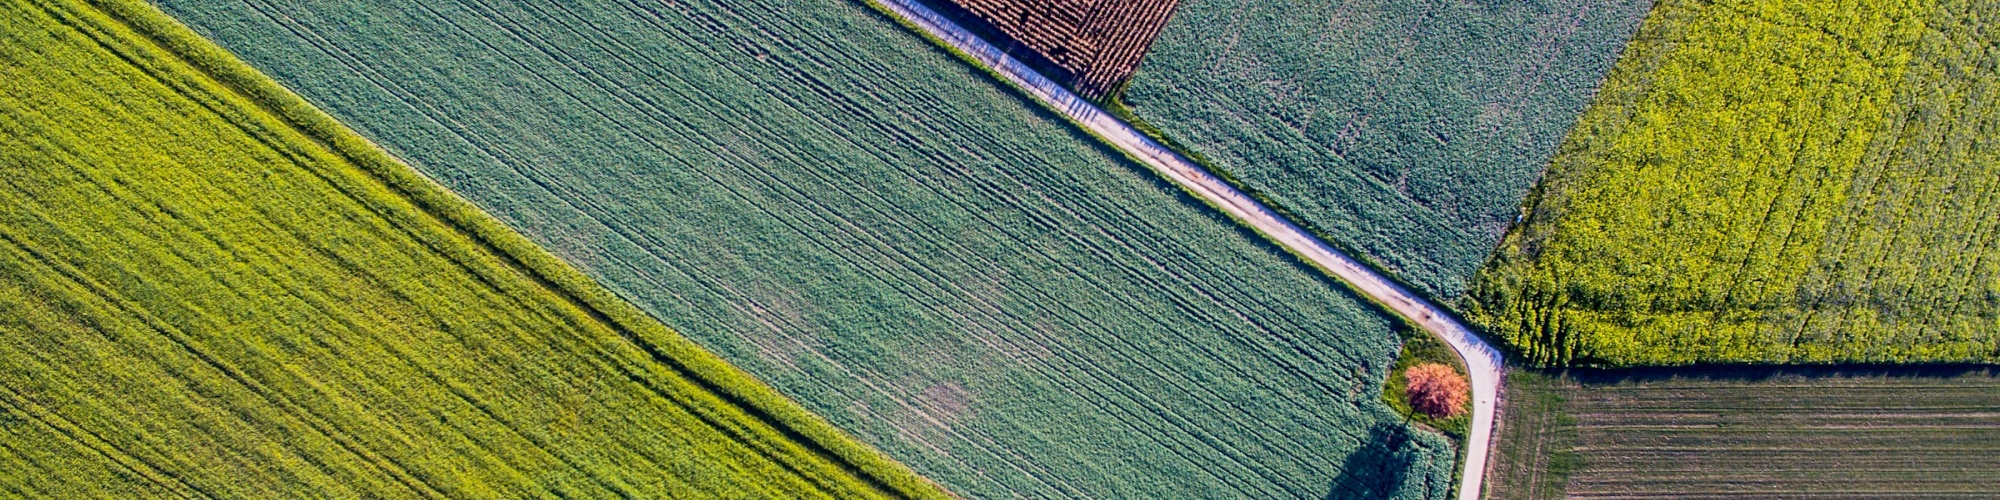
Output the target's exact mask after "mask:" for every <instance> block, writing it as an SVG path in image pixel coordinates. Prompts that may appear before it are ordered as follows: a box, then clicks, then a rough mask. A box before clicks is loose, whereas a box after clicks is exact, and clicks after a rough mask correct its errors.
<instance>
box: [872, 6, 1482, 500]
mask: <svg viewBox="0 0 2000 500" xmlns="http://www.w3.org/2000/svg"><path fill="white" fill-rule="evenodd" d="M875 1H877V2H879V3H880V5H882V6H883V7H885V8H887V9H888V10H889V11H891V12H894V13H896V15H897V16H899V17H901V18H902V19H903V20H905V21H908V22H909V23H911V24H914V25H916V26H917V27H918V28H920V29H922V30H924V31H925V32H926V33H929V34H930V35H931V36H933V37H937V38H938V39H940V40H943V41H944V42H945V43H947V44H949V45H951V46H952V47H953V48H956V49H958V50H959V51H961V52H964V53H966V54H968V55H970V56H972V58H974V59H976V60H978V61H979V62H980V63H982V64H984V65H985V66H986V68H987V69H990V70H992V71H994V72H995V73H997V74H999V75H1000V76H1001V78H1003V79H1005V80H1007V81H1008V82H1011V83H1013V84H1014V85H1015V86H1017V87H1019V88H1021V89H1022V90H1023V91H1026V92H1027V93H1028V94H1030V95H1033V96H1035V97H1036V98H1037V99H1040V100H1041V101H1042V103H1043V104H1046V105H1048V106H1049V107H1050V108H1053V109H1055V110H1057V111H1059V112H1061V113H1062V114H1063V115H1065V116H1067V117H1069V119H1070V120H1072V121H1074V122H1076V123H1077V124H1078V125H1080V126H1082V127H1083V128H1085V129H1087V130H1089V131H1090V132H1091V133H1093V134H1096V135H1097V136H1098V137H1099V138H1102V139H1103V140H1104V141H1105V142H1107V143H1110V144H1111V145H1113V146H1115V147H1117V148H1119V149H1121V150H1124V151H1125V153H1126V154H1129V155H1131V156H1132V157H1133V158H1135V159H1138V160H1139V161H1140V163H1144V164H1145V165H1146V166H1148V167H1151V168H1152V169H1153V170H1155V171H1158V172H1159V173H1160V174H1161V175H1164V176H1166V177H1167V178H1168V179H1170V180H1172V181H1173V182H1174V184H1177V185H1179V186H1180V187H1181V188H1183V189H1186V190H1187V191H1188V192H1190V193H1193V194H1195V195H1196V196H1198V197H1200V198H1201V199H1203V200H1207V201H1208V203H1209V204H1211V205H1214V206H1215V207H1216V208H1217V209H1220V210H1222V211H1223V212H1227V213H1228V214H1229V215H1230V216H1231V217H1235V218H1236V219H1237V220H1239V221H1242V222H1243V223H1245V224H1249V225H1250V226H1251V227H1252V228H1255V229H1256V230H1257V231H1258V232H1260V233H1263V234H1264V236H1265V237H1267V238H1270V239H1271V240H1272V241H1274V242H1277V243H1278V244H1279V245H1280V246H1283V247H1284V248H1285V249H1286V250H1289V251H1291V252H1292V253H1294V254H1297V255H1298V256H1299V257H1300V258H1303V259H1305V260H1306V261H1307V262H1311V263H1312V264H1313V265H1315V266H1318V267H1319V268H1321V269H1323V270H1325V271H1326V272H1328V273H1330V274H1332V275H1333V276H1334V277H1335V278H1339V279H1340V280H1341V281H1343V282H1346V283H1347V284H1348V285H1350V286H1353V287H1354V289H1355V290H1357V291H1360V292H1361V293H1362V294H1363V295H1367V296H1368V297H1371V298H1373V299H1374V300H1375V301H1376V302H1378V303H1380V304H1382V305H1383V306H1386V307H1388V308H1389V309H1390V310H1393V311H1395V312H1396V313H1397V314H1400V315H1402V316H1403V317H1404V318H1407V319H1409V320H1410V322H1411V323H1415V324H1416V325H1418V326H1420V327H1422V328H1423V329H1425V330H1428V331H1430V332H1431V333H1432V334H1435V335H1437V336H1438V338H1440V339H1443V340H1444V341H1445V342H1446V343H1448V344H1450V345H1451V347H1452V349H1454V350H1457V351H1458V355H1459V357H1460V358H1463V359H1464V360H1465V366H1466V369H1467V370H1469V371H1470V372H1471V373H1470V375H1471V379H1472V401H1473V408H1472V426H1471V428H1470V429H1469V432H1468V435H1467V436H1466V440H1465V470H1464V471H1462V473H1461V474H1460V482H1459V498H1460V499H1462V500H1470V499H1477V498H1479V494H1480V484H1481V480H1482V479H1483V478H1484V476H1485V474H1484V472H1485V470H1486V457H1487V456H1488V455H1489V453H1490V449H1491V444H1490V443H1491V440H1492V435H1493V417H1494V410H1495V407H1494V404H1495V399H1496V397H1497V395H1498V393H1499V391H1500V369H1501V358H1500V352H1499V351H1497V350H1495V349H1494V348H1493V346H1492V345H1490V344H1487V343H1486V341H1484V340H1481V339H1480V338H1479V336H1478V335H1475V334H1473V333H1472V330H1471V329H1468V328H1466V327H1465V325H1463V324H1460V323H1459V322H1458V320H1456V319H1454V318H1453V317H1452V316H1451V315H1449V314H1446V313H1445V312H1444V311H1443V310H1442V309H1439V308H1438V307H1437V306H1436V305H1434V304H1431V303H1430V302H1429V301H1426V300H1424V299H1423V298H1421V297H1418V296H1417V295H1416V294H1414V293H1411V292H1410V291H1409V290H1407V289H1405V288H1403V287H1402V286H1399V285H1397V284H1396V283H1394V282H1391V281H1389V280H1388V279H1387V278H1384V277H1382V276H1381V275H1380V274H1377V273H1375V272H1374V271H1373V270H1371V269H1368V268H1367V267H1364V266H1362V265H1361V264H1360V263H1359V262H1356V261H1355V260H1354V259H1352V258H1349V257H1348V256H1347V255H1346V254H1343V253H1341V252H1340V251H1338V250H1335V249H1334V248H1333V247H1332V246H1329V245H1327V244H1326V242H1324V241H1320V240H1319V238H1316V237H1314V236H1312V234H1310V233H1307V232H1305V231H1304V230H1301V229H1299V227H1298V226H1295V225H1293V224H1292V223H1291V222H1288V221H1286V220H1285V219H1284V218H1282V217H1279V216H1278V215H1277V213H1276V212H1273V211H1272V210H1271V209H1270V208H1269V207H1265V206H1264V205H1263V204H1262V203H1259V202H1257V200H1256V199H1253V198H1251V197H1249V196H1247V195H1244V194H1243V193H1242V192H1240V191H1237V190H1236V189H1235V188H1234V187H1232V186H1230V185H1229V184H1228V183H1226V182H1223V181H1222V179H1220V178H1217V177H1216V176H1214V175H1213V174H1210V173H1209V172H1208V171H1207V170H1204V169H1202V168H1201V167H1199V166H1197V165H1195V164H1194V162H1191V161H1188V160H1187V159H1186V158H1183V157H1181V155H1180V154H1178V153H1175V152H1173V150H1170V149H1167V148H1166V147H1165V146H1162V145H1160V144H1159V143H1158V142H1155V141H1153V140H1152V138H1149V137H1146V136H1145V135H1144V134H1141V133H1139V132H1138V131H1137V130H1134V129H1133V128H1132V127H1131V126H1130V125H1128V124H1126V123H1125V122H1123V121H1119V120H1118V119H1117V118H1116V117H1113V116H1111V114H1110V113H1106V112H1105V111H1104V110H1103V109H1099V108H1098V107H1097V105H1096V104H1093V103H1091V102H1090V101H1087V100H1084V99H1083V98H1081V97H1078V96H1077V95H1076V94H1073V93H1071V92H1070V91H1069V90H1068V89H1065V88H1063V87H1062V86H1061V85H1058V84H1056V83H1055V82H1054V81H1051V80H1049V79H1048V78H1046V77H1043V76H1042V75H1041V74H1040V73H1037V72H1035V71H1034V70H1032V69H1029V68H1028V67H1027V65H1025V64H1022V63H1021V61H1019V60H1016V59H1014V58H1013V57H1011V56H1008V55H1007V54H1005V53H1002V52H1001V51H1000V50H999V49H997V48H995V47H994V46H993V45H991V44H988V43H986V42H985V41H984V40H981V39H979V37H977V36H975V35H973V34H972V33H970V32H967V31H965V30H964V29H962V28H960V27H959V26H957V25H955V24H952V22H951V21H950V20H948V19H946V18H944V17H943V16H940V15H938V14H937V13H936V12H934V11H931V10H930V9H929V8H926V7H924V6H923V5H921V4H918V3H917V2H916V1H915V0H875Z"/></svg>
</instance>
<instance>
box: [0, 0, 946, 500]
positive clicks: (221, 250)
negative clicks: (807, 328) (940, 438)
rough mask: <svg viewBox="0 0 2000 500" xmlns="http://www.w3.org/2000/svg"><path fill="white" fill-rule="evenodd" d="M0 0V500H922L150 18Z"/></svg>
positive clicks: (682, 344) (856, 447)
mask: <svg viewBox="0 0 2000 500" xmlns="http://www.w3.org/2000/svg"><path fill="white" fill-rule="evenodd" d="M0 3H4V7H0V182H4V187H0V207H5V210H0V491H4V492H5V494H6V495H7V496H19V497H56V498H63V497H69V498H83V497H105V498H122V497H132V496H203V497H242V498H281V497H296V496H329V497H346V496H356V497H392V498H393V497H429V496H447V497H537V496H567V497H611V496H620V495H623V496H679V497H717V496H767V497H779V498H798V497H852V496H859V497H879V496H892V497H893V496H922V497H946V496H947V494H946V493H944V492H943V491H941V490H938V489H936V487H935V486H932V485H930V484H929V483H927V482H925V481H924V480H923V479H921V478H918V477H916V476H915V475H914V474H912V473H910V472H908V471H907V470H905V469H902V468H901V467H900V466H897V465H896V464H894V463H892V462H889V461H888V460H886V459H884V458H882V457H881V456H880V455H879V454H877V453H876V452H874V451H872V450H870V449H868V448H866V447H865V446H863V445H860V444H859V443H857V442H855V441H853V440H852V439H851V438H847V437H845V436H844V435H842V434H840V433H839V432H838V431H836V430H834V429H832V428H831V427H829V426H827V425H826V423H825V422H823V421H820V420H817V419H815V418H813V417H811V416H810V415H809V414H806V413H805V412H804V411H803V410H802V409H801V408H799V407H798V406H797V405H796V404H795V403H792V402H789V401H786V400H784V399H783V398H782V397H781V396H779V395H777V394H776V393H774V392H773V391H771V390H770V389H769V388H768V387H765V386H762V385H760V384H759V383H758V382H756V381H755V380H752V379H750V378H749V377H748V376H746V375H744V374H743V373H741V372H738V371H735V370H734V369H732V368H730V367H729V366H727V365H725V364H723V363H722V362H720V361H719V360H717V359H716V358H715V357H714V356H713V355H711V354H709V353H706V352H703V351H701V350H700V349H699V348H697V347H696V346H694V345H693V344H691V343H690V342H688V341H687V340H685V339H683V338H681V337H679V336H677V335H676V334H674V333H673V332H671V331H668V330H667V329H666V328H664V327H663V326H662V325H660V324H659V323H658V322H656V321H653V320H651V319H648V318H646V317H645V316H644V315H643V314H641V313H639V312H638V311H636V310H633V309H632V308H631V307H630V306H629V305H626V304H624V303H622V302H619V301H617V300H615V299H613V298H611V297H610V296H609V294H608V293H606V292H605V291H604V290H602V289H599V288H597V287H595V286H594V285H592V284H590V282H589V281H588V280H586V279H584V278H583V277H582V276H581V275H579V274H578V273H576V272H575V271H574V270H571V269H569V268H567V267H564V266H563V265H561V264H560V263H558V262H557V261H555V260H554V258H553V256H551V255H548V254H547V253H545V252H543V251H541V250H539V249H536V248H535V247H533V246H532V245H530V244H528V243H527V242H526V241H525V240H523V239H521V237H520V236H519V235H517V234H514V233H511V232H508V231H507V230H505V229H504V228H502V227H501V226H499V225H498V223H497V222H495V221H492V220H490V219H488V218H486V217H485V216H484V215H482V214H480V213H478V212H477V211H476V210H474V209H472V208H471V207H470V206H469V205H467V204H465V203H464V202H463V201H460V200H458V199H456V198H453V197H451V196H450V195H449V194H446V193H444V192H443V191H441V190H440V189H439V188H438V187H437V186H436V185H434V184H430V183H428V181H425V180H423V179H422V178H420V177H417V176H416V175H415V173H414V172H413V171H410V170H409V168H408V167H407V166H405V165H402V164H400V163H397V162H395V161H394V160H392V159H390V158H389V157H387V156H386V155H384V154H383V153H382V152H380V151H379V150H375V149H372V148H371V147H370V146H368V145H367V144H366V143H365V142H363V141H362V140H361V139H360V138H359V137H357V136H354V135H353V134H352V133H351V132H348V131H346V130H344V129H341V128H340V127H339V126H338V125H335V124H334V123H333V122H332V121H330V119H328V118H327V117H325V116H324V115H320V114H318V113H317V112H316V111H314V110H313V109H312V108H311V107H309V106H307V105H306V104H305V103H304V102H303V101H299V100H298V99H297V97H295V96H292V95H290V94H288V93H286V92H285V91H284V90H282V89H280V88H278V87H277V86H275V85H274V84H272V83H271V82H270V81H268V80H266V79H264V78H263V77H261V76H259V75H258V74H256V73H255V72H254V71H250V70H249V69H248V68H247V67H244V66H242V64H241V63H240V62H238V61H235V60H234V59H232V58H230V57H229V56H228V55H227V54H225V53H223V52H221V51H220V50H219V49H217V48H215V47H213V46H212V45H209V44H208V42H206V41H204V40H202V39H201V38H199V37H198V36H195V35H194V34H192V33H191V32H188V31H186V29H185V28H183V27H180V26H178V25H175V24H173V21H172V20H170V19H168V18H166V17H165V15H164V14H163V13H161V12H159V11H157V10H153V8H152V7H150V6H147V5H145V4H143V3H138V2H124V1H110V2H105V3H103V4H100V5H95V6H93V5H90V4H88V3H85V2H82V1H73V0H4V2H0Z"/></svg>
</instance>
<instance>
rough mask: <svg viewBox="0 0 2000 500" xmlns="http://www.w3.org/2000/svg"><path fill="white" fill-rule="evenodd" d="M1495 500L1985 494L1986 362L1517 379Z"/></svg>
mask: <svg viewBox="0 0 2000 500" xmlns="http://www.w3.org/2000/svg"><path fill="white" fill-rule="evenodd" d="M1508 382H1509V385H1508V388H1507V395H1506V397H1507V400H1506V403H1505V409H1504V410H1503V412H1502V418H1503V419H1504V421H1503V422H1502V426H1501V428H1500V432H1499V433H1498V440H1497V441H1496V443H1497V445H1498V446H1499V447H1500V448H1499V449H1500V454H1499V455H1497V456H1496V457H1495V459H1494V461H1493V463H1492V468H1491V470H1490V472H1489V476H1488V478H1489V482H1488V484H1489V486H1488V488H1489V489H1488V490H1487V491H1488V495H1487V497H1488V498H1495V499H1530V498H1533V499H1542V498H1565V497H1568V498H1772V497H1786V498H1948V497H1957V498H1990V497H1991V496H1992V495H1993V493H1994V492H1996V491H2000V475H1996V474H1994V471H1996V470H2000V372H1996V371H1994V370H1993V369H1990V368H1944V367H1939V368H1848V369H1811V368H1733V369H1685V370H1657V371H1614V372H1601V371H1592V372H1576V373H1570V374H1566V375H1551V374H1546V373H1542V372H1536V371H1532V370H1518V371H1517V372H1516V373H1514V374H1513V375H1511V376H1510V378H1509V379H1508Z"/></svg>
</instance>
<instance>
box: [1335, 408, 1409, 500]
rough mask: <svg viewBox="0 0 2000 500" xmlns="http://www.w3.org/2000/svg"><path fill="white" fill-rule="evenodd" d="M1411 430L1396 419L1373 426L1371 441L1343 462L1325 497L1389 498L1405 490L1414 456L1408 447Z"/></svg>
mask: <svg viewBox="0 0 2000 500" xmlns="http://www.w3.org/2000/svg"><path fill="white" fill-rule="evenodd" d="M1409 432H1410V431H1409V428H1408V427H1405V426H1403V425H1401V424H1398V423H1395V422H1382V423H1378V424H1375V425H1374V426H1373V427H1370V428H1369V429H1368V440H1367V441H1364V442H1363V444H1362V446H1361V448H1358V449H1356V450H1354V451H1353V452H1350V453H1348V454H1347V457H1346V458H1345V461H1343V462H1341V470H1340V476H1339V477H1335V478H1334V479H1333V484H1332V485H1329V487H1328V488H1329V491H1327V493H1326V497H1325V498H1326V499H1327V500H1336V499H1346V498H1388V497H1389V496H1390V495H1393V494H1394V493H1395V492H1396V491H1397V490H1400V489H1402V487H1403V481H1404V480H1405V479H1406V476H1408V474H1409V471H1410V468H1411V466H1412V465H1413V463H1412V462H1413V460H1412V459H1413V458H1414V457H1413V456H1412V454H1411V453H1410V452H1409V450H1408V448H1409V440H1410V436H1409Z"/></svg>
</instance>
